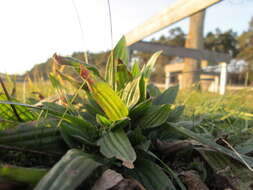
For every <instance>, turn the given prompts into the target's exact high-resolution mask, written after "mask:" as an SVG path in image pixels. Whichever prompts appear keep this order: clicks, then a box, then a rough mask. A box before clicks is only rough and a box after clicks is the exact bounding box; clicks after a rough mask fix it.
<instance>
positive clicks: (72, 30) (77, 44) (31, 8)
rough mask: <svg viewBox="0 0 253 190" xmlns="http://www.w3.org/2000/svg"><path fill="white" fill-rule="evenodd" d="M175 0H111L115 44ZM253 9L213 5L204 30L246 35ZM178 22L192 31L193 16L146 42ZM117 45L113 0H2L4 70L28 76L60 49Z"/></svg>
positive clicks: (233, 1) (236, 1)
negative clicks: (190, 27)
mask: <svg viewBox="0 0 253 190" xmlns="http://www.w3.org/2000/svg"><path fill="white" fill-rule="evenodd" d="M73 2H74V4H73ZM173 2H175V0H124V1H123V0H110V4H111V15H112V30H113V43H114V44H115V43H116V42H117V40H119V39H120V37H121V36H122V35H124V34H125V33H127V32H128V31H130V30H132V29H133V28H135V27H136V26H138V25H139V24H141V23H142V22H144V21H145V20H146V19H148V18H149V17H151V16H153V15H154V14H156V13H157V12H158V11H161V10H163V9H164V8H166V7H168V6H169V5H170V4H172V3H173ZM75 7H76V8H77V10H78V14H79V19H80V22H79V20H78V16H77V12H76V9H75ZM252 10H253V0H224V1H222V2H221V3H218V4H216V5H214V6H212V7H210V8H208V9H207V12H206V19H205V31H204V32H205V33H207V32H209V31H214V30H215V28H218V27H219V28H220V29H221V30H222V31H225V30H228V29H233V30H234V31H236V32H237V33H238V34H240V33H242V32H243V31H245V30H247V28H248V23H249V21H250V19H251V17H252V16H253V11H252ZM80 23H81V26H82V27H80ZM177 26H179V27H182V29H183V30H184V31H185V32H186V33H187V30H188V19H184V20H182V21H180V22H178V23H176V24H174V25H172V26H169V27H167V28H165V29H163V30H162V31H160V32H157V33H156V34H153V35H151V36H150V37H148V38H146V40H149V39H151V38H158V37H159V36H160V35H161V34H165V35H166V33H168V30H169V29H171V28H173V27H177ZM81 28H82V29H81ZM111 47H112V45H111V35H110V22H109V12H108V5H107V0H22V1H20V0H1V1H0V73H9V74H14V73H18V74H22V73H24V72H25V71H27V70H29V69H31V68H32V67H33V66H34V65H35V64H38V63H42V62H45V61H46V60H47V59H48V58H49V57H51V56H52V55H53V54H54V53H55V52H56V53H58V54H61V55H71V54H72V53H73V52H75V51H87V50H88V51H90V52H99V51H105V50H108V49H110V48H111Z"/></svg>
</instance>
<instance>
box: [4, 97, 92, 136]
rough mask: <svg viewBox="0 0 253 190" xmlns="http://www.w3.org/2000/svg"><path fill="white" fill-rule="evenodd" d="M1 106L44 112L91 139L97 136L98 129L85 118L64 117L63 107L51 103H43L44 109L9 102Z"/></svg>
mask: <svg viewBox="0 0 253 190" xmlns="http://www.w3.org/2000/svg"><path fill="white" fill-rule="evenodd" d="M0 104H12V105H18V106H23V107H28V108H34V109H39V110H44V111H46V112H47V113H49V114H50V115H51V116H53V117H55V118H60V119H63V120H64V121H66V122H68V123H69V124H71V125H74V126H77V127H79V128H80V130H83V131H85V133H87V134H88V135H89V136H91V137H92V136H95V135H96V129H95V127H93V126H92V124H91V123H89V122H88V121H86V120H84V119H83V118H81V117H79V116H73V115H70V114H67V113H65V114H64V117H63V112H62V111H63V110H62V107H61V106H60V107H59V105H58V106H57V104H55V103H50V102H47V103H43V104H44V106H43V107H36V106H32V105H29V104H22V103H16V102H9V101H0ZM53 105H55V106H53ZM61 110H62V111H61Z"/></svg>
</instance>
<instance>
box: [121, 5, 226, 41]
mask: <svg viewBox="0 0 253 190" xmlns="http://www.w3.org/2000/svg"><path fill="white" fill-rule="evenodd" d="M220 1H222V0H178V1H177V2H175V3H174V4H172V5H171V6H170V7H168V8H166V9H164V10H163V11H161V12H159V13H158V14H156V15H154V16H153V17H151V18H150V19H148V20H146V21H145V22H144V23H143V24H141V25H139V26H138V27H136V28H135V29H134V30H132V31H130V32H128V33H127V34H126V35H125V36H126V40H127V45H132V44H134V43H135V42H138V41H140V40H142V39H144V38H145V37H147V36H149V35H151V34H153V33H155V32H158V31H159V30H161V29H163V28H165V27H166V26H169V25H171V24H174V23H176V22H178V21H180V20H182V19H184V18H186V17H189V16H191V15H193V14H194V13H196V12H199V11H201V10H203V9H205V8H207V7H209V6H211V5H213V4H215V3H218V2H220Z"/></svg>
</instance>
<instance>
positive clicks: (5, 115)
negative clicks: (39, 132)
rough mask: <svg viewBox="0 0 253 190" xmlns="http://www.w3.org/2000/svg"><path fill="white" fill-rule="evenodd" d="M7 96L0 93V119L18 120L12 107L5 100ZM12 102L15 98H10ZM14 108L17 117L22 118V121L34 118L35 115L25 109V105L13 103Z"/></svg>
mask: <svg viewBox="0 0 253 190" xmlns="http://www.w3.org/2000/svg"><path fill="white" fill-rule="evenodd" d="M6 100H7V98H6V96H5V95H4V94H1V95H0V119H3V120H9V121H17V122H18V121H19V120H18V119H17V117H16V115H15V113H14V112H13V109H12V108H11V106H10V104H7V103H6V102H8V101H6ZM12 100H13V101H14V102H16V100H14V99H12ZM15 108H16V110H17V113H18V115H19V117H20V118H21V119H22V121H24V122H26V121H31V120H34V119H35V116H34V115H33V114H32V112H31V111H30V110H29V109H27V108H26V107H23V106H20V105H17V104H16V105H15ZM3 122H4V121H3Z"/></svg>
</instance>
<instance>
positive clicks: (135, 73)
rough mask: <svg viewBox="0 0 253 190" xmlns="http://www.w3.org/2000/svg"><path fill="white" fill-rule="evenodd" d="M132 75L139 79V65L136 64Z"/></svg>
mask: <svg viewBox="0 0 253 190" xmlns="http://www.w3.org/2000/svg"><path fill="white" fill-rule="evenodd" d="M131 73H132V76H133V77H137V76H138V75H140V73H141V71H140V67H139V64H138V63H134V65H133V67H132V70H131Z"/></svg>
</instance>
